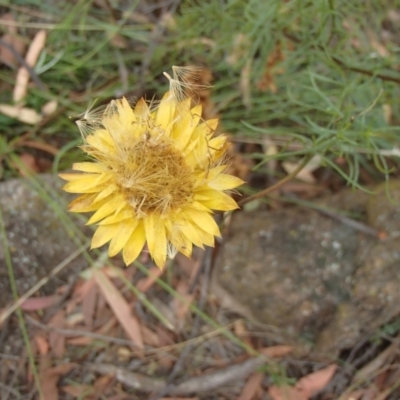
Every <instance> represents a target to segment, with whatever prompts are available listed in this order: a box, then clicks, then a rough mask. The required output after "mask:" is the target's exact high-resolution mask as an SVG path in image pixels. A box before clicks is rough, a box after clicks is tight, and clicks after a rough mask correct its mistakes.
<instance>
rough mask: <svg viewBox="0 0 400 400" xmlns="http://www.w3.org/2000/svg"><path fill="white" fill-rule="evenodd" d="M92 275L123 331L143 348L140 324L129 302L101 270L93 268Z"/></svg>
mask: <svg viewBox="0 0 400 400" xmlns="http://www.w3.org/2000/svg"><path fill="white" fill-rule="evenodd" d="M93 276H94V278H95V280H96V282H97V284H98V286H99V288H100V290H101V292H102V294H103V296H104V298H105V300H106V301H107V303H108V305H109V306H110V308H111V309H112V310H113V312H114V314H115V316H116V317H117V319H118V321H119V323H120V324H121V326H122V327H123V328H124V330H125V333H126V334H127V335H128V337H129V338H130V339H132V341H133V343H134V344H135V345H136V346H137V347H138V348H139V349H143V348H144V344H143V338H142V335H141V333H140V326H139V323H138V321H137V319H136V318H135V317H134V316H133V314H132V310H131V307H130V306H129V304H128V303H127V302H126V300H125V299H124V297H123V296H122V295H121V293H120V292H119V290H118V289H117V288H116V287H115V286H114V284H113V283H112V282H111V281H110V280H109V279H108V277H107V276H106V275H105V274H104V273H103V272H102V271H101V270H99V269H95V268H93Z"/></svg>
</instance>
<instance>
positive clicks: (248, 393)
mask: <svg viewBox="0 0 400 400" xmlns="http://www.w3.org/2000/svg"><path fill="white" fill-rule="evenodd" d="M263 377H264V374H262V373H261V372H256V373H255V374H253V375H251V376H250V378H249V379H248V380H247V382H246V384H245V385H244V387H243V390H242V392H241V393H240V395H239V397H238V400H252V399H254V398H255V396H256V395H257V393H258V392H259V391H260V390H261V382H262V380H263Z"/></svg>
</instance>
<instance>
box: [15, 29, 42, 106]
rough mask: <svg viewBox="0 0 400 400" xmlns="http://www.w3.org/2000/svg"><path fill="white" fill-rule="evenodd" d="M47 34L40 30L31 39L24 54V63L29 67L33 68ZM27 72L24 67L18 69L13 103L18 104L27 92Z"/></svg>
mask: <svg viewBox="0 0 400 400" xmlns="http://www.w3.org/2000/svg"><path fill="white" fill-rule="evenodd" d="M46 36H47V33H46V31H45V30H40V31H39V32H37V33H36V35H35V37H34V38H33V40H32V42H31V45H30V46H29V49H28V51H27V53H26V57H25V61H26V63H27V64H28V65H29V66H30V67H32V68H33V67H34V66H35V64H36V61H37V59H38V57H39V54H40V52H41V51H42V50H43V48H44V45H45V43H46ZM28 82H29V71H28V70H27V69H26V68H25V67H20V68H19V70H18V73H17V77H16V79H15V86H14V91H13V99H14V101H15V102H16V103H17V102H20V101H21V100H23V99H24V98H25V96H26V94H27V92H28Z"/></svg>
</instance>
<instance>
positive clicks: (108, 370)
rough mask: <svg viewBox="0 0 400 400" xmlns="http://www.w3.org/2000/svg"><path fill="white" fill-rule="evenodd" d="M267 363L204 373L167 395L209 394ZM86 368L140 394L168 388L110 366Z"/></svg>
mask: <svg viewBox="0 0 400 400" xmlns="http://www.w3.org/2000/svg"><path fill="white" fill-rule="evenodd" d="M266 362H267V358H265V357H263V356H261V357H256V358H251V359H250V360H247V361H245V362H243V363H241V364H236V365H232V366H229V367H226V368H222V369H219V370H217V371H214V372H210V373H206V374H203V375H200V376H196V377H194V378H189V379H187V380H185V381H183V382H181V383H180V384H178V385H176V386H172V387H170V388H169V389H168V392H167V393H168V394H169V395H174V396H179V395H186V394H189V393H202V392H210V391H212V390H215V389H217V388H219V387H221V386H224V385H226V384H228V383H229V382H232V381H238V380H241V379H245V378H247V377H248V376H249V375H250V374H251V373H252V372H253V371H254V370H256V369H257V368H259V367H261V366H262V365H263V364H265V363H266ZM85 366H86V367H87V368H89V369H90V370H92V371H95V372H98V373H101V374H110V375H114V376H115V378H116V379H117V380H118V381H119V382H121V383H123V384H124V385H127V386H129V387H130V388H132V389H136V390H140V391H142V392H146V393H150V392H161V391H163V392H164V390H165V389H166V388H167V387H169V385H168V382H167V381H165V380H163V379H156V378H149V377H148V376H145V375H142V374H138V373H135V372H130V371H127V370H125V369H123V368H118V367H115V366H114V365H110V364H85Z"/></svg>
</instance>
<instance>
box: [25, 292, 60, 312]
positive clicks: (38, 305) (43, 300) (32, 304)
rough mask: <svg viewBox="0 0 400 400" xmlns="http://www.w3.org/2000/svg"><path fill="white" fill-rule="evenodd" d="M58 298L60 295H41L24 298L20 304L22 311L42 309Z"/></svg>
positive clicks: (52, 303) (54, 302) (52, 304)
mask: <svg viewBox="0 0 400 400" xmlns="http://www.w3.org/2000/svg"><path fill="white" fill-rule="evenodd" d="M59 299H60V296H55V295H52V296H41V297H30V298H29V299H26V300H25V301H24V302H23V303H22V304H21V309H22V310H24V311H37V310H44V309H46V308H49V307H51V306H54V304H56V303H57V301H58V300H59Z"/></svg>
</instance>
